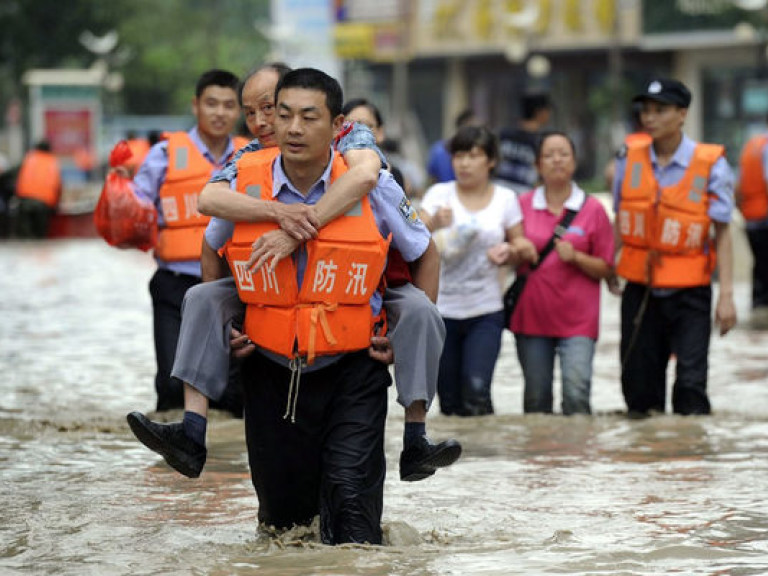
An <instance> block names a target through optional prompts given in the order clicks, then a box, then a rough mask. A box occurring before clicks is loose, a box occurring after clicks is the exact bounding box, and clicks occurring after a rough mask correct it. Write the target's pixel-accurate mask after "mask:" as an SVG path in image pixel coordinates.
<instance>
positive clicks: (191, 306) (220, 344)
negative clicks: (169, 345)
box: [171, 276, 245, 400]
mask: <svg viewBox="0 0 768 576" xmlns="http://www.w3.org/2000/svg"><path fill="white" fill-rule="evenodd" d="M244 316H245V305H244V304H243V303H242V302H241V301H240V298H239V296H238V295H237V286H235V280H234V278H232V277H231V276H230V277H228V278H222V279H220V280H214V281H213V282H203V283H202V284H198V285H197V286H193V287H192V288H190V289H189V290H187V293H186V294H185V295H184V301H183V302H182V305H181V329H180V331H179V341H178V344H177V345H176V359H175V360H174V362H173V370H172V371H171V376H172V377H173V378H178V379H179V380H181V381H182V382H186V383H188V384H190V385H191V386H192V387H193V388H195V389H197V390H198V391H199V392H200V393H202V394H203V395H204V396H206V397H208V398H210V399H211V400H220V399H221V397H222V395H223V394H224V390H225V388H226V387H227V383H228V381H229V353H230V349H229V331H230V328H231V327H232V323H233V321H234V323H235V324H236V326H237V327H238V328H241V327H242V323H243V318H244Z"/></svg>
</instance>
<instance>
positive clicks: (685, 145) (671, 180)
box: [612, 134, 733, 223]
mask: <svg viewBox="0 0 768 576" xmlns="http://www.w3.org/2000/svg"><path fill="white" fill-rule="evenodd" d="M695 148H696V142H695V141H693V140H691V139H690V138H688V136H686V135H685V134H683V139H682V141H681V142H680V145H679V146H678V147H677V150H675V153H674V154H673V155H672V160H671V161H670V162H669V164H667V165H666V166H663V167H662V166H659V163H658V160H657V158H656V152H655V151H654V149H653V146H651V165H652V166H653V175H654V177H655V178H656V182H657V183H658V185H659V187H660V188H665V187H667V186H673V185H675V184H677V183H678V182H679V181H680V179H681V178H682V177H683V175H684V174H685V171H686V170H687V169H688V166H690V164H691V159H692V158H693V151H694V150H695ZM626 161H627V159H626V158H619V159H618V160H617V161H616V177H615V178H614V180H613V190H612V192H613V210H614V212H615V213H616V214H618V213H619V204H620V203H621V186H622V184H623V182H624V170H625V168H626V164H627V162H626ZM707 191H708V192H709V210H708V213H709V217H710V218H711V219H712V220H714V221H715V222H724V223H725V222H730V221H731V214H732V212H733V172H732V171H731V167H730V166H729V165H728V161H727V160H726V159H725V157H722V158H719V159H718V160H717V162H715V164H714V165H713V166H712V170H711V171H710V173H709V181H708V182H707Z"/></svg>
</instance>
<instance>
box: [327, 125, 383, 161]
mask: <svg viewBox="0 0 768 576" xmlns="http://www.w3.org/2000/svg"><path fill="white" fill-rule="evenodd" d="M365 149H368V150H373V151H374V152H376V154H378V155H379V159H380V160H381V165H382V167H386V166H387V159H386V157H385V156H384V154H383V153H382V152H381V150H380V149H379V147H378V146H377V145H376V137H375V136H374V135H373V132H371V129H370V128H368V126H366V125H365V124H360V123H359V122H353V123H352V129H351V130H350V131H349V132H347V133H346V134H344V135H343V136H342V137H341V138H340V139H339V141H338V143H337V144H336V150H337V151H338V152H339V153H340V154H342V155H343V154H344V153H345V152H348V151H349V150H365Z"/></svg>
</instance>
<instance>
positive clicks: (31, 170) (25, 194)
mask: <svg viewBox="0 0 768 576" xmlns="http://www.w3.org/2000/svg"><path fill="white" fill-rule="evenodd" d="M16 195H17V196H18V197H20V198H33V199H35V200H39V201H40V202H43V203H44V204H46V205H48V206H50V207H51V208H55V207H56V205H57V204H58V203H59V198H60V196H61V170H60V169H59V161H58V160H57V159H56V155H55V154H53V153H52V152H45V151H43V150H30V151H29V152H28V153H27V155H26V156H25V157H24V161H23V162H22V163H21V168H20V169H19V175H18V177H17V178H16Z"/></svg>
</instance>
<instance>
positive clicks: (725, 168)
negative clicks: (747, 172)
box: [708, 158, 734, 223]
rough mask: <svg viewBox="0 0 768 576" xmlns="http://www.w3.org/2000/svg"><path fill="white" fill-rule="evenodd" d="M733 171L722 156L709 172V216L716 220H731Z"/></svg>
mask: <svg viewBox="0 0 768 576" xmlns="http://www.w3.org/2000/svg"><path fill="white" fill-rule="evenodd" d="M733 180H734V179H733V171H732V170H731V167H730V166H729V165H728V161H727V160H726V159H725V158H720V159H719V160H718V161H717V162H715V164H714V166H712V170H711V171H710V173H709V187H708V190H709V194H710V196H709V198H710V201H709V217H710V218H711V219H712V220H714V221H715V222H723V223H726V222H730V221H731V215H732V213H733Z"/></svg>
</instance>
